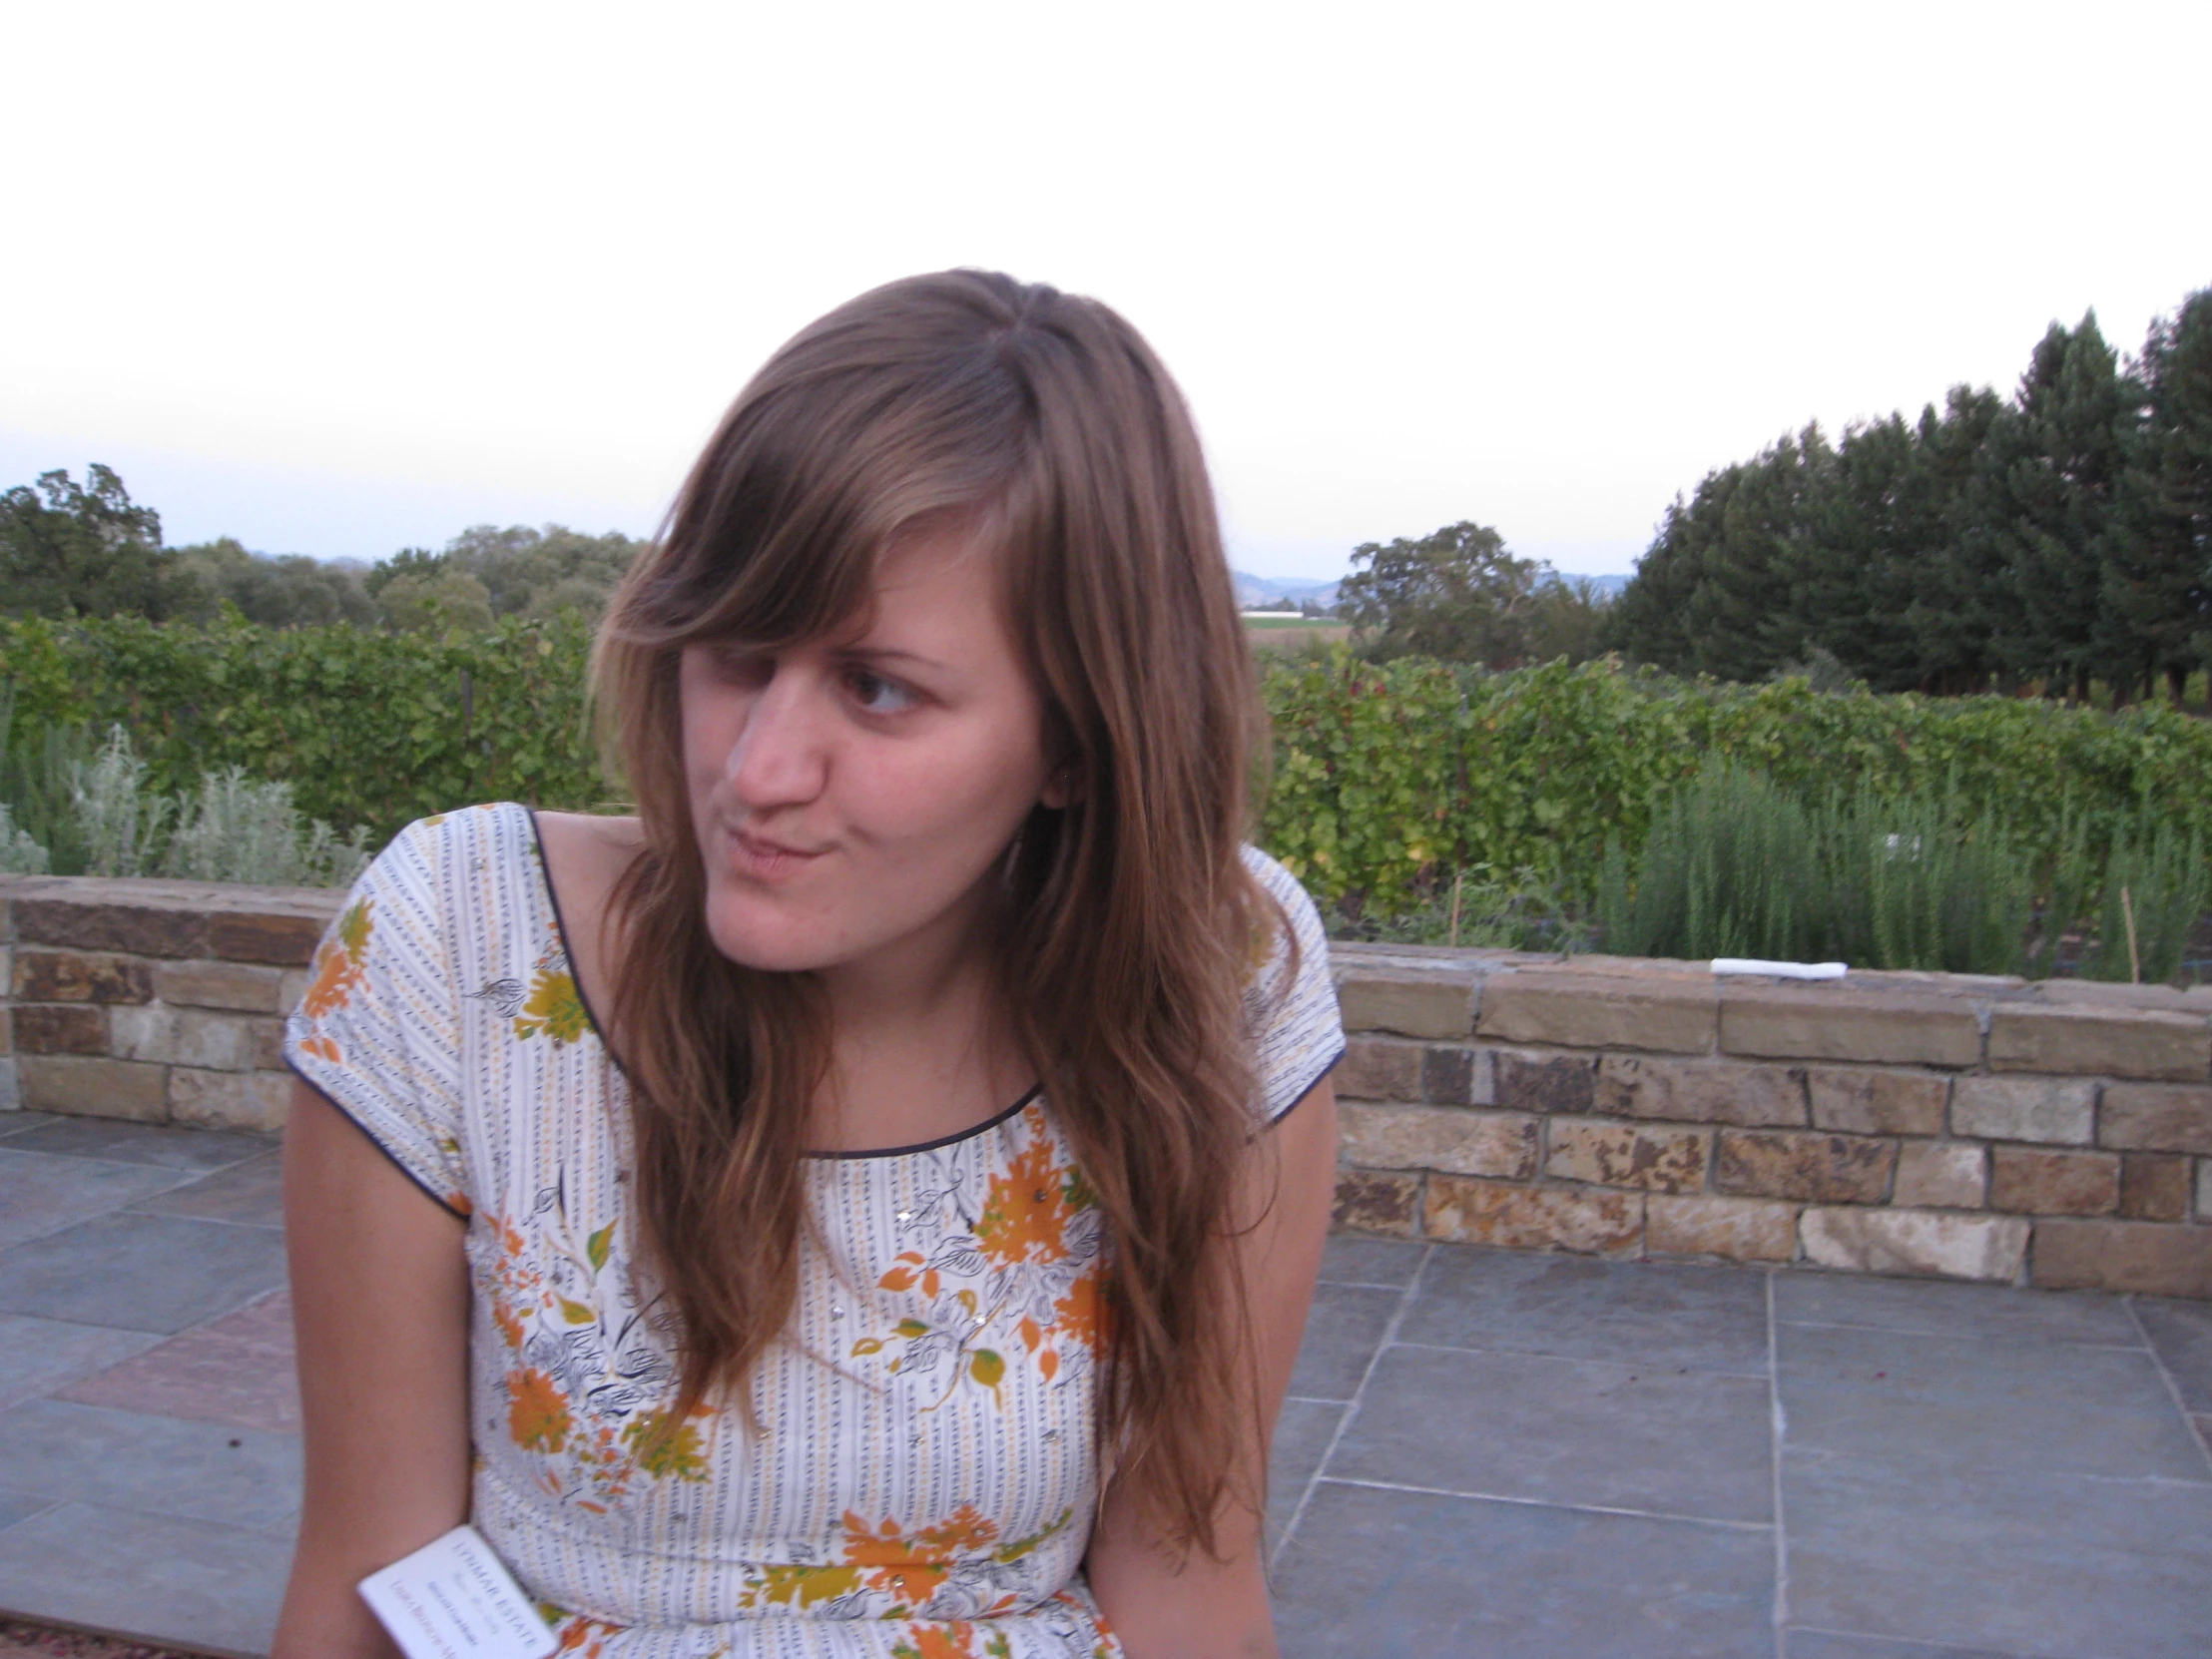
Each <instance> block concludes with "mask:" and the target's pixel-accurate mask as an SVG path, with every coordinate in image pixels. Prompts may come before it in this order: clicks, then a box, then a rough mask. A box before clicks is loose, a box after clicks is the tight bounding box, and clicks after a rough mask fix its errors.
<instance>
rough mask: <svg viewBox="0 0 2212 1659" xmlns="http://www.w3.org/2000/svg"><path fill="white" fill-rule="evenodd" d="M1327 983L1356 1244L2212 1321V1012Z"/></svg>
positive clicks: (1677, 975) (2126, 999)
mask: <svg viewBox="0 0 2212 1659" xmlns="http://www.w3.org/2000/svg"><path fill="white" fill-rule="evenodd" d="M1335 959H1336V967H1337V974H1338V979H1339V994H1340V996H1341V998H1342V1000H1343V1005H1344V1011H1345V1024H1346V1027H1347V1030H1348V1032H1349V1033H1350V1036H1349V1048H1348V1051H1347V1054H1346V1057H1345V1062H1344V1064H1343V1066H1342V1067H1341V1068H1340V1070H1339V1072H1338V1076H1337V1090H1338V1094H1339V1097H1340V1099H1341V1100H1342V1102H1343V1106H1342V1111H1343V1118H1344V1134H1343V1146H1344V1168H1343V1170H1342V1172H1341V1179H1340V1185H1339V1190H1338V1220H1339V1222H1340V1224H1342V1225H1344V1226H1347V1227H1351V1228H1356V1229H1363V1230H1367V1231H1373V1232H1380V1233H1386V1234H1393V1235H1398V1236H1402V1237H1422V1238H1432V1239H1442V1240H1454V1241H1463V1242H1470V1243H1479V1244H1489V1245H1501V1246H1508V1247H1512V1248H1517V1249H1533V1250H1568V1251H1580V1252H1586V1253H1591V1254H1599V1255H1615V1256H1692V1257H1699V1256H1702V1257H1719V1258H1726V1259H1729V1260H1734V1261H1746V1262H1772V1263H1802V1264H1807V1265H1812V1266H1818V1267H1825V1268H1837V1269H1846V1270H1854V1271H1860V1272H1874V1273H1916V1274H1931V1275H1940V1276H1947V1277H1952V1278H1962V1279H1979V1280H1991V1281H1997V1282H2005V1283H2010V1282H2016V1281H2019V1282H2027V1283H2033V1284H2038V1285H2049V1286H2063V1287H2098V1288H2103V1289H2110V1290H2133V1291H2146V1292H2155V1293H2159V1294H2165V1295H2180V1296H2203V1297H2212V989H2200V990H2195V991H2190V992H2186V993H2183V992H2177V991H2173V990H2170V989H2167V988H2165V987H2136V986H2113V985H2092V984H2084V983H2079V982H2068V981H2057V982H2049V983H2045V984H2040V985H2030V984H2027V983H2025V982H2023V981H2020V980H2016V979H2005V978H1995V977H1980V976H1968V975H1946V974H1905V973H1854V974H1851V975H1849V976H1848V977H1847V978H1846V979H1844V980H1842V981H1840V982H1827V983H1803V982H1789V981H1777V980H1771V979H1742V978H1730V979H1716V978H1715V977H1714V976H1713V975H1712V974H1711V973H1710V972H1708V971H1707V970H1706V969H1705V967H1704V965H1703V964H1693V963H1683V962H1653V961H1635V960H1629V959H1625V958H1619V957H1596V956H1592V957H1579V958H1568V959H1561V958H1557V957H1547V956H1533V955H1516V954H1511V953H1505V952H1477V951H1468V952H1451V951H1420V950H1408V949H1404V948H1402V947H1396V948H1392V947H1381V946H1339V947H1338V948H1337V950H1336V952H1335Z"/></svg>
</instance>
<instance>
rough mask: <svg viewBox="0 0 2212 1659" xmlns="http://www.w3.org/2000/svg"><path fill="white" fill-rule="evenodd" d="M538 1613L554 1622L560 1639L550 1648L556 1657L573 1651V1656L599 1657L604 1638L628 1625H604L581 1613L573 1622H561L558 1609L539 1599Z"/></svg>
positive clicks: (621, 1630)
mask: <svg viewBox="0 0 2212 1659" xmlns="http://www.w3.org/2000/svg"><path fill="white" fill-rule="evenodd" d="M538 1616H539V1617H540V1618H542V1619H544V1620H545V1622H546V1623H548V1624H550V1625H553V1626H554V1634H555V1635H556V1636H557V1637H559V1638H560V1640H559V1643H558V1645H557V1646H555V1648H554V1649H553V1652H554V1655H555V1659H559V1655H561V1654H564V1653H573V1654H575V1655H576V1659H600V1656H601V1655H602V1654H604V1653H605V1652H606V1651H607V1641H606V1638H608V1637H609V1636H619V1635H621V1634H622V1633H623V1631H625V1630H626V1629H628V1628H629V1626H627V1625H621V1624H605V1623H602V1622H601V1621H600V1620H598V1619H594V1618H587V1617H585V1616H584V1615H583V1614H582V1613H578V1614H576V1615H574V1617H573V1620H572V1621H569V1622H561V1621H563V1614H562V1612H561V1610H560V1609H559V1608H558V1607H553V1606H549V1605H547V1604H545V1603H542V1602H541V1603H540V1604H539V1606H538Z"/></svg>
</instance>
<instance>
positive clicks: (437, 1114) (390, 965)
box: [284, 819, 473, 1216]
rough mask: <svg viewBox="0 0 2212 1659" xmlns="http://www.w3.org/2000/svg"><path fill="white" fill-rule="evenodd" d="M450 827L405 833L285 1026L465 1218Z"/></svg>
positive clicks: (423, 1181)
mask: <svg viewBox="0 0 2212 1659" xmlns="http://www.w3.org/2000/svg"><path fill="white" fill-rule="evenodd" d="M439 823H440V821H439V820H437V819H425V820H423V821H422V822H420V823H418V824H413V825H409V826H408V827H407V828H406V829H405V830H401V831H400V832H399V834H398V835H397V836H396V837H395V838H394V839H393V841H392V843H391V844H390V845H389V846H387V847H386V848H385V849H384V850H383V851H382V852H380V853H378V854H377V855H376V857H375V859H374V861H372V862H371V863H370V864H369V866H368V868H367V869H366V870H364V871H363V872H362V873H361V878H360V879H359V880H358V881H357V882H355V883H354V885H353V890H352V891H351V892H350V893H348V894H347V895H346V899H345V904H344V907H343V908H342V909H340V910H339V911H338V915H337V919H336V920H335V921H333V922H332V923H331V924H330V929H329V931H328V932H327V933H325V934H324V935H323V937H322V942H321V944H319V945H318V946H317V947H316V949H315V954H314V964H313V966H312V968H311V969H310V970H309V973H308V978H307V989H306V991H305V993H304V994H303V995H302V996H301V997H300V999H299V1006H298V1007H297V1008H296V1009H295V1010H294V1011H293V1012H292V1015H291V1017H290V1018H289V1019H288V1020H287V1021H286V1022H285V1026H284V1059H285V1060H286V1062H288V1063H289V1065H290V1066H291V1068H292V1070H294V1071H295V1072H297V1073H298V1074H299V1075H300V1076H301V1077H302V1078H304V1079H305V1080H306V1081H307V1083H308V1084H310V1085H311V1086H312V1087H313V1088H315V1089H316V1090H318V1091H319V1092H320V1093H321V1094H323V1095H324V1096H325V1097H327V1098H328V1099H329V1100H330V1101H331V1103H332V1104H334V1105H335V1106H336V1107H337V1108H338V1109H339V1110H340V1111H342V1112H343V1113H345V1115H346V1116H347V1117H349V1118H351V1119H352V1120H353V1121H354V1122H355V1123H356V1124H358V1125H359V1126H360V1128H361V1129H362V1130H363V1131H364V1132H365V1133H366V1134H367V1135H368V1137H369V1139H370V1140H372V1141H374V1142H375V1143H376V1144H377V1146H379V1147H381V1148H382V1149H383V1151H384V1152H385V1153H386V1154H387V1155H389V1156H390V1158H391V1160H392V1162H394V1163H396V1164H397V1165H398V1166H399V1167H400V1168H401V1169H402V1170H404V1171H405V1172H406V1173H407V1174H408V1175H409V1176H410V1177H412V1178H413V1180H414V1181H415V1183H416V1184H417V1185H418V1186H420V1187H421V1188H422V1189H423V1191H425V1192H427V1193H428V1194H429V1195H430V1196H431V1197H432V1198H434V1199H436V1200H437V1201H438V1202H439V1203H440V1204H442V1205H444V1206H445V1207H446V1208H447V1209H449V1210H451V1211H453V1212H455V1213H456V1214H458V1215H464V1216H465V1215H467V1214H469V1212H470V1211H471V1209H472V1208H473V1206H472V1204H471V1202H470V1199H469V1195H468V1181H467V1175H466V1164H465V1161H464V1159H463V1157H462V1154H461V1105H462V1093H461V1075H462V1072H461V1042H460V1015H459V1011H458V1010H459V1002H458V999H457V998H456V997H455V995H454V977H453V971H452V956H453V948H452V939H451V937H450V934H449V932H448V929H447V921H446V916H445V907H444V905H443V904H442V902H441V894H442V893H443V891H444V890H445V886H446V883H445V881H444V879H443V874H444V870H443V866H444V863H445V861H446V860H445V858H444V856H443V854H444V852H445V850H446V844H445V842H446V838H445V837H444V836H443V835H441V834H440V833H439V831H438V825H439Z"/></svg>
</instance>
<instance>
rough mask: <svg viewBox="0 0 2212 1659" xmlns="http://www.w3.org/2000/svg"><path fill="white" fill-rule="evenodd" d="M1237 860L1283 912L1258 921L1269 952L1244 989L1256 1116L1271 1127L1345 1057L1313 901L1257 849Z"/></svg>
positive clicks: (1323, 936)
mask: <svg viewBox="0 0 2212 1659" xmlns="http://www.w3.org/2000/svg"><path fill="white" fill-rule="evenodd" d="M1244 860H1245V867H1246V868H1247V869H1249V870H1250V871H1251V872H1252V874H1253V877H1254V878H1255V879H1256V880H1258V882H1259V883H1260V886H1261V888H1262V889H1263V890H1264V891H1265V892H1266V893H1267V894H1268V896H1269V897H1270V898H1272V899H1274V900H1275V903H1276V905H1277V907H1278V908H1279V909H1280V910H1281V912H1282V914H1281V918H1280V921H1278V920H1277V919H1276V918H1273V917H1269V918H1265V919H1266V921H1267V922H1268V923H1269V925H1268V931H1267V939H1268V948H1267V951H1266V954H1265V955H1264V956H1263V957H1262V958H1261V960H1260V962H1259V965H1258V966H1257V967H1256V968H1255V969H1254V971H1253V975H1252V979H1251V981H1250V982H1249V983H1248V984H1247V985H1246V987H1245V1019H1246V1021H1247V1022H1248V1024H1249V1026H1250V1028H1251V1030H1252V1037H1253V1048H1254V1054H1255V1069H1256V1071H1257V1073H1258V1079H1259V1085H1260V1086H1259V1109H1260V1114H1261V1116H1262V1117H1263V1118H1264V1119H1265V1120H1266V1121H1267V1122H1269V1123H1273V1122H1275V1121H1276V1120H1277V1119H1278V1118H1280V1117H1282V1115H1283V1114H1284V1113H1285V1112H1288V1111H1289V1110H1290V1109H1291V1108H1292V1107H1293V1106H1295V1105H1297V1104H1298V1103H1299V1102H1300V1101H1301V1100H1303V1099H1304V1098H1305V1097H1306V1092H1307V1090H1309V1089H1311V1088H1312V1087H1313V1086H1314V1085H1315V1084H1316V1083H1319V1082H1320V1081H1321V1080H1322V1078H1323V1077H1324V1076H1326V1075H1327V1074H1328V1071H1329V1068H1330V1067H1331V1066H1333V1065H1335V1064H1336V1063H1337V1062H1338V1061H1339V1060H1340V1059H1342V1058H1343V1057H1344V1051H1345V1031H1344V1021H1343V1020H1342V1019H1341V1018H1340V1017H1339V1015H1338V1012H1337V987H1336V982H1335V981H1334V979H1332V977H1331V976H1330V971H1329V937H1328V935H1327V934H1326V933H1325V932H1324V931H1323V930H1322V924H1321V912H1320V911H1319V910H1317V909H1316V908H1315V907H1314V901H1313V899H1312V898H1311V897H1309V896H1308V895H1307V892H1306V889H1305V888H1304V887H1302V886H1300V885H1299V882H1298V877H1297V876H1295V875H1293V874H1292V873H1291V872H1290V871H1289V870H1287V869H1285V868H1284V867H1283V866H1282V865H1281V864H1279V863H1277V862H1276V861H1275V860H1274V859H1273V858H1271V857H1269V856H1268V855H1267V854H1266V853H1265V852H1262V851H1261V850H1260V849H1259V848H1258V847H1256V846H1247V847H1246V848H1245V849H1244ZM1283 923H1288V927H1287V928H1286V927H1285V926H1284V925H1283Z"/></svg>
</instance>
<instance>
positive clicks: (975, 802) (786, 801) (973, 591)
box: [679, 532, 1062, 972]
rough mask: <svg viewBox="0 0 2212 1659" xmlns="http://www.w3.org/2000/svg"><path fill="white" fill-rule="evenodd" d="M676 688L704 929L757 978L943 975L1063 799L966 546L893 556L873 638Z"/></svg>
mask: <svg viewBox="0 0 2212 1659" xmlns="http://www.w3.org/2000/svg"><path fill="white" fill-rule="evenodd" d="M679 673H680V681H679V683H680V688H681V699H682V707H683V721H684V770H685V776H686V778H687V780H688V783H689V790H690V798H691V814H692V828H693V830H694V831H695V833H696V834H697V836H698V839H699V847H700V851H701V854H702V855H703V856H704V858H705V860H706V874H707V926H708V931H709V933H710V934H711V935H712V936H713V938H714V941H715V945H716V947H717V948H718V949H720V950H721V951H722V953H723V954H724V955H725V956H728V957H729V958H730V959H731V960H733V961H736V962H741V963H744V964H745V965H746V966H748V967H755V968H762V969H768V970H772V971H781V972H790V971H797V970H803V969H816V968H832V967H838V966H842V965H845V964H857V963H862V962H865V961H868V960H871V959H876V958H881V959H882V960H883V961H884V962H886V963H887V962H889V961H890V960H892V959H893V958H894V957H896V956H898V955H901V954H905V953H909V952H910V953H914V955H913V959H914V961H915V963H916V965H925V964H927V963H930V962H939V963H941V962H943V961H944V960H945V959H946V958H945V955H944V953H945V952H946V951H956V950H958V949H959V948H961V947H962V946H963V945H964V943H965V941H966V940H967V939H968V937H969V936H970V935H969V929H970V926H971V923H972V922H973V920H974V918H975V915H976V913H977V911H978V909H979V908H980V907H981V905H982V904H983V903H984V901H985V899H986V898H987V893H988V888H987V884H986V883H987V880H988V878H989V876H990V873H991V871H992V867H993V865H994V863H995V862H996V860H997V858H998V857H999V855H1000V854H1001V853H1002V852H1003V851H1004V850H1005V849H1006V846H1007V843H1008V842H1009V841H1010V840H1011V839H1012V838H1013V835H1014V831H1015V830H1018V829H1019V828H1020V826H1021V824H1022V822H1023V820H1025V819H1026V818H1027V817H1028V816H1029V813H1030V810H1031V809H1032V808H1034V807H1035V806H1036V805H1037V804H1038V803H1039V801H1040V800H1042V801H1045V802H1046V804H1047V805H1052V806H1057V805H1060V804H1062V797H1061V795H1060V793H1059V792H1058V791H1057V790H1056V789H1053V788H1051V787H1050V786H1048V782H1047V778H1046V771H1047V768H1046V759H1045V755H1044V743H1043V729H1044V721H1043V709H1042V705H1041V704H1040V702H1039V700H1038V697H1037V694H1036V692H1035V690H1034V689H1033V688H1032V687H1031V685H1030V683H1029V677H1028V675H1027V674H1026V673H1025V672H1024V670H1023V668H1022V665H1021V661H1020V658H1019V656H1018V654H1017V653H1016V650H1015V647H1014V642H1013V639H1012V638H1011V637H1010V635H1009V634H1008V632H1007V628H1006V621H1005V618H1004V616H1003V615H1002V614H1001V607H1000V605H999V601H998V583H997V568H996V560H995V559H994V557H993V556H992V554H991V553H990V552H989V551H988V550H987V549H986V548H985V547H983V546H981V545H980V544H979V543H978V542H977V541H976V540H974V539H973V537H972V535H971V534H970V533H965V532H946V533H940V534H938V535H935V536H931V537H925V538H917V539H915V540H913V541H911V542H908V543H905V544H903V545H899V546H894V548H893V549H892V550H891V551H890V552H888V553H886V554H885V555H884V556H883V558H882V559H881V560H880V561H879V562H878V564H877V567H876V573H875V584H874V604H873V606H872V621H871V622H870V624H869V625H868V627H867V629H866V631H865V632H864V633H861V632H855V633H853V634H851V635H850V636H848V637H843V638H834V639H828V640H822V641H816V642H811V643H809V644H805V645H801V646H796V647H792V648H788V649H784V650H780V651H764V650H761V649H759V648H756V647H753V646H749V645H747V644H746V643H745V642H744V641H742V640H731V641H724V642H720V643H714V644H702V645H694V646H690V647H688V648H686V650H685V651H684V653H683V659H682V666H681V669H680V671H679Z"/></svg>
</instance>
